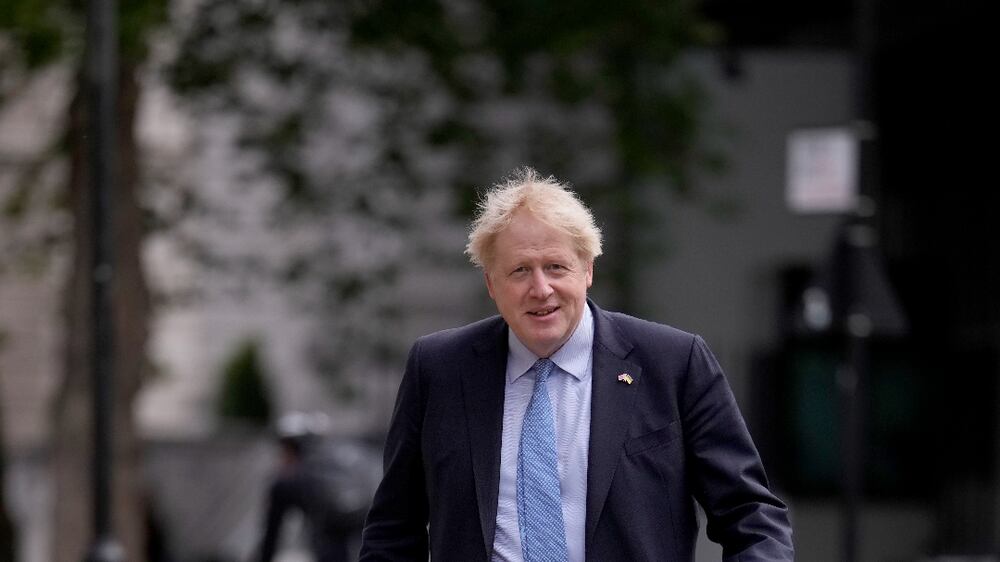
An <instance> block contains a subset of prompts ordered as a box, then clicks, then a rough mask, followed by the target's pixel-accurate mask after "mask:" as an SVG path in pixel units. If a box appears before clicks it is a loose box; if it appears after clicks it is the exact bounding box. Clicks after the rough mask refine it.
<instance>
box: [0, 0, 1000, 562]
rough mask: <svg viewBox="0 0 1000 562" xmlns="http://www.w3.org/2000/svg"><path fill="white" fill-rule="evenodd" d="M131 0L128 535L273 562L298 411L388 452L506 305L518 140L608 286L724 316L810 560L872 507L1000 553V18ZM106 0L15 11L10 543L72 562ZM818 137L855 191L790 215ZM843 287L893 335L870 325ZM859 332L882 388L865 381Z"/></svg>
mask: <svg viewBox="0 0 1000 562" xmlns="http://www.w3.org/2000/svg"><path fill="white" fill-rule="evenodd" d="M121 4H122V5H121V7H120V12H119V26H120V41H119V46H120V53H121V55H120V63H119V68H118V77H119V88H118V102H117V116H118V154H119V167H118V170H119V172H118V173H119V176H118V177H119V182H118V185H117V187H116V191H115V193H114V196H113V197H114V201H115V207H114V221H115V228H116V234H115V237H114V244H113V252H114V256H115V262H116V277H115V279H114V282H113V283H114V285H113V303H112V308H113V311H114V319H115V322H116V326H115V330H116V331H115V342H116V346H115V354H114V357H113V361H114V365H115V371H114V372H115V393H116V403H115V409H114V412H113V415H112V420H113V428H114V432H113V434H114V437H115V448H114V452H113V455H112V461H113V466H114V474H115V480H114V493H115V502H116V503H115V507H114V513H115V515H114V517H115V522H116V526H115V534H116V537H117V538H118V539H119V540H120V541H121V542H122V543H123V544H124V546H125V547H126V551H127V553H128V559H129V560H151V561H154V560H173V561H209V560H212V561H230V560H234V561H235V560H247V559H250V557H251V555H252V552H253V550H254V548H255V545H256V544H257V542H258V541H259V539H260V535H261V526H262V522H263V518H264V514H263V511H264V503H265V496H266V490H267V482H268V478H269V475H270V474H271V473H272V472H273V471H274V468H275V466H276V465H277V460H276V459H277V452H276V449H275V442H274V439H273V431H272V428H273V426H274V423H275V421H276V420H278V419H279V418H280V417H281V416H282V415H284V414H287V413H289V412H322V413H323V414H325V415H326V416H327V417H328V418H329V422H330V423H329V434H330V436H331V438H334V439H342V440H349V441H351V442H353V443H356V444H361V445H362V446H364V447H368V448H369V449H371V450H375V451H377V450H378V447H379V446H380V444H381V441H382V438H383V435H384V431H385V429H386V427H387V425H388V420H389V416H390V413H391V409H392V401H393V399H394V396H395V390H396V387H397V385H398V382H399V378H400V376H401V373H402V365H403V361H404V359H405V354H406V352H407V349H408V347H409V345H410V343H411V342H412V341H413V340H414V338H416V337H417V336H419V335H421V334H424V333H427V332H429V331H432V330H437V329H442V328H446V327H452V326H456V325H460V324H462V323H465V322H468V321H472V320H474V319H478V318H481V317H483V316H485V315H488V314H492V313H493V312H494V309H493V308H492V303H491V301H490V300H489V299H488V296H487V294H486V291H485V290H484V289H483V287H482V283H481V275H480V273H479V272H478V271H476V270H475V269H474V268H473V267H472V266H471V265H469V264H468V263H467V262H466V260H465V259H464V257H463V255H462V251H463V248H464V239H465V233H466V226H467V223H468V220H469V217H470V215H471V213H472V211H473V209H474V206H475V202H476V198H477V194H478V193H479V192H480V191H481V190H482V189H483V188H485V187H488V186H489V185H490V184H492V183H494V182H495V181H497V180H498V179H500V178H501V177H502V176H503V175H505V174H506V173H508V172H510V171H511V170H512V169H514V168H516V167H518V166H524V165H531V166H533V167H535V168H536V169H538V170H539V171H540V172H541V173H542V174H546V175H547V174H554V175H555V176H556V177H557V178H559V179H560V180H563V181H566V182H568V183H570V184H571V185H572V186H573V187H574V189H575V190H577V191H578V192H579V193H580V195H581V196H582V198H583V199H584V200H585V201H586V202H587V203H588V204H589V205H591V206H592V207H593V208H594V210H595V212H596V214H597V216H598V218H599V221H600V223H601V226H602V228H603V229H604V232H605V235H606V251H605V255H604V256H602V257H601V258H600V259H599V260H598V261H597V264H596V275H597V278H596V280H595V284H594V288H593V293H592V294H593V296H594V298H595V299H596V300H597V302H598V303H600V304H601V305H602V306H603V307H605V308H609V309H616V310H622V311H626V312H630V313H633V314H637V315H640V316H642V317H645V318H647V319H650V320H654V321H659V322H663V323H668V324H671V325H674V326H677V327H679V328H682V329H684V330H687V331H692V332H697V333H699V334H701V335H702V336H704V337H705V339H706V340H707V341H708V343H709V344H710V346H711V347H712V349H713V350H714V352H715V353H716V354H717V356H718V358H719V360H720V362H721V363H722V365H723V367H724V368H725V370H726V372H727V375H728V377H729V380H730V382H731V384H732V386H733V389H734V391H735V393H736V396H737V399H738V401H739V402H740V405H741V407H742V409H743V411H744V414H745V415H746V417H747V420H748V423H749V425H750V427H751V431H752V432H753V434H754V436H755V439H756V441H757V443H758V446H759V448H760V450H761V454H762V456H763V457H764V461H765V465H766V467H767V469H768V473H769V477H770V479H771V481H772V484H773V486H774V487H775V488H776V489H777V490H778V492H779V495H780V496H781V497H782V498H784V499H786V500H787V501H788V502H789V504H790V507H791V514H792V520H793V524H794V529H795V540H796V547H797V551H798V553H799V559H800V560H805V561H810V562H812V561H818V562H822V561H827V560H829V561H834V560H847V559H848V558H847V555H846V554H845V551H844V549H843V547H842V537H843V530H844V528H845V524H847V523H845V521H847V517H845V514H847V513H852V514H853V516H854V517H856V526H857V552H858V556H857V559H859V560H863V561H873V562H874V561H886V562H896V561H898V562H904V561H930V560H942V561H943V560H977V561H996V560H998V559H1000V414H998V408H997V404H998V403H1000V384H998V382H1000V298H998V296H997V291H996V288H997V287H998V286H1000V275H998V271H1000V251H998V250H1000V244H998V241H997V240H998V239H1000V238H998V236H997V235H996V233H994V234H993V235H991V234H989V233H990V232H994V231H995V229H994V227H992V226H991V225H993V224H994V223H995V217H994V214H995V210H996V209H997V208H998V205H997V203H998V199H1000V196H998V195H997V193H998V190H997V189H996V188H995V186H994V187H990V185H993V183H992V181H990V180H988V179H987V178H988V177H990V176H989V175H988V173H989V169H991V168H989V162H990V157H989V155H988V154H987V150H986V149H987V146H988V144H987V143H989V145H990V146H992V141H988V140H986V139H988V138H990V137H989V136H988V135H989V134H990V133H989V129H987V128H986V126H985V116H986V115H987V107H988V105H987V100H986V92H987V89H986V88H985V87H984V84H983V82H984V76H985V74H986V67H985V64H983V63H982V62H981V59H982V58H984V55H985V50H986V37H987V35H986V31H985V21H987V20H986V18H985V17H984V16H983V14H982V13H980V12H978V11H977V10H979V9H980V8H978V7H975V6H972V5H971V4H968V5H967V4H964V3H953V4H940V3H938V4H933V5H932V4H930V3H914V2H900V1H896V0H857V2H856V3H851V2H845V1H841V0H815V1H813V2H790V1H787V0H762V1H760V2H755V3H752V4H746V3H742V2H735V1H732V0H703V1H701V2H696V1H694V0H664V1H662V2H642V1H630V0H626V1H623V2H620V3H608V2H589V1H582V2H565V1H555V0H553V1H550V2H539V1H528V0H513V1H496V0H441V1H435V0H411V1H399V0H372V1H368V2H328V1H325V0H294V1H290V0H285V1H282V2H279V1H276V0H173V1H169V0H130V1H128V2H121ZM84 9H85V5H84V4H83V3H80V2H76V1H70V2H59V1H56V0H3V4H2V5H0V426H2V432H0V438H2V448H0V451H2V453H0V473H2V476H3V484H4V485H3V487H2V489H0V561H6V560H20V561H25V562H36V561H38V562H44V561H48V560H52V561H60V562H62V561H71V560H74V561H75V560H80V559H81V558H82V556H83V553H84V552H85V551H86V548H87V545H88V543H89V541H90V540H91V539H90V536H91V531H90V523H89V521H90V507H89V506H90V501H91V496H90V492H89V489H90V488H89V480H88V479H89V476H88V467H89V463H90V445H89V444H90V438H89V435H90V433H89V432H90V429H89V427H90V423H91V421H90V419H91V415H90V398H89V396H90V395H89V392H90V390H89V387H90V382H89V380H90V379H89V370H88V365H89V353H90V351H89V350H90V346H89V344H90V341H91V335H90V325H91V324H90V320H89V310H90V309H89V308H88V307H89V303H90V301H89V298H90V297H89V296H88V295H89V292H88V291H89V288H88V287H89V273H88V270H87V266H86V263H87V262H86V260H85V258H86V257H87V256H89V255H91V254H92V252H93V251H94V250H93V247H92V236H91V233H92V229H93V224H91V221H90V220H89V218H88V215H87V213H86V209H87V204H88V202H89V200H90V197H91V196H92V189H91V188H90V187H89V186H88V182H87V179H86V178H87V173H86V172H87V166H88V163H87V159H86V148H87V141H88V139H87V136H86V132H85V131H86V127H85V125H86V122H85V120H86V114H85V112H84V111H83V101H84V100H83V98H82V95H83V88H82V78H81V73H82V68H83V53H84V21H85V14H84ZM992 102H993V100H992V99H991V100H990V106H992ZM831 129H836V130H840V131H848V132H849V134H850V135H849V136H851V138H853V139H860V141H859V142H858V143H855V144H854V145H852V146H856V147H858V154H859V155H860V159H859V160H860V163H857V161H855V160H851V159H848V160H846V162H848V163H849V164H850V166H849V169H850V170H856V171H857V179H858V181H857V182H856V183H857V184H858V185H859V187H858V190H859V192H860V194H861V195H862V196H863V197H856V196H851V197H848V201H847V203H846V204H844V205H842V206H840V207H836V206H829V207H824V206H822V205H821V206H820V207H817V208H812V209H803V208H802V207H801V206H796V205H790V204H789V200H790V196H789V187H788V186H789V185H790V184H791V183H793V182H792V179H793V178H794V177H797V174H799V175H800V169H799V168H797V167H796V165H794V163H793V162H792V161H791V160H790V159H789V155H790V154H791V153H793V152H794V150H795V149H794V148H793V147H795V146H796V145H795V143H794V142H793V141H792V139H794V138H795V136H796V134H797V133H800V132H803V131H806V132H808V131H817V130H819V131H826V130H831ZM980 129H984V130H982V131H980ZM990 152H992V150H991V151H990ZM824 154H825V153H824ZM821 156H822V155H821ZM835 207H836V208H835ZM859 226H860V227H863V228H862V229H861V230H859V228H858V227H859ZM859 232H860V233H861V234H858V233H859ZM852 233H853V234H852ZM845 240H846V242H844V241H845ZM859 240H860V241H859ZM838 241H840V242H838ZM844 244H846V245H847V247H848V248H853V249H854V250H848V251H847V253H846V255H847V256H848V257H846V258H845V257H844V256H845V253H844V250H843V248H844V247H845V246H844ZM852 244H853V245H852ZM851 251H854V253H853V254H852V253H851ZM851 256H853V257H851ZM838 279H849V280H850V279H853V280H855V281H854V284H853V285H852V286H853V287H855V289H854V290H853V291H851V290H845V289H843V288H842V286H843V285H844V284H845V283H847V284H848V285H850V282H847V281H837V280H838ZM810 288H812V289H816V288H820V289H823V290H824V292H823V293H822V295H825V297H824V299H826V300H824V299H820V301H821V302H820V303H819V305H817V303H816V302H815V300H814V301H812V305H813V306H812V308H810V306H804V305H803V303H808V302H810V301H809V299H808V298H806V296H807V295H813V296H815V295H816V294H817V293H815V291H812V292H811V291H810ZM856 302H864V303H865V304H867V306H868V307H869V308H870V310H873V311H875V312H874V313H873V314H871V316H870V318H869V320H870V322H869V323H868V325H867V326H868V328H870V329H867V330H861V332H858V331H857V330H855V331H853V332H852V331H850V330H847V331H845V330H844V329H841V328H842V326H847V325H849V326H854V327H855V328H856V327H857V323H856V322H855V323H854V324H851V323H850V322H849V317H850V313H851V312H852V310H853V309H852V308H851V306H852V304H856ZM816 306H819V308H816ZM810 311H811V313H812V316H810ZM817 311H818V312H817ZM817 315H818V316H817ZM824 317H826V319H825V320H824ZM817 318H818V320H817ZM855 319H856V318H855ZM852 329H853V328H852ZM859 334H860V336H859ZM858 339H862V340H863V342H864V345H865V353H864V357H865V358H866V360H865V361H864V365H865V366H864V368H863V369H859V372H861V373H862V377H861V379H860V380H862V382H863V384H853V383H851V380H853V379H851V378H850V377H849V376H846V375H845V372H847V373H849V372H850V370H849V369H848V370H847V371H845V369H847V368H848V367H850V366H851V365H853V363H852V361H851V358H852V357H855V358H856V357H857V356H852V355H851V354H850V353H849V350H850V349H854V348H852V347H851V344H852V342H854V343H857V340H858ZM845 366H846V367H845ZM845 389H846V390H845ZM851 391H856V392H853V393H852V392H851ZM845 396H847V397H850V396H854V399H853V401H851V400H845ZM845 404H848V406H845ZM852 404H853V405H854V407H856V408H857V409H855V410H851V409H850V408H851V405H852ZM850 412H861V413H862V414H861V416H860V417H851V416H852V415H853V414H851V413H850ZM858 419H860V420H862V421H861V423H860V424H858V425H855V421H856V420H858ZM850 428H860V429H859V430H857V431H856V432H854V433H852V431H853V430H851V429H850ZM850 435H856V436H858V437H859V438H858V439H857V440H855V441H850V443H855V444H856V445H857V447H856V448H855V449H850V448H849V447H848V448H847V449H846V450H848V451H850V450H853V451H855V452H858V453H857V454H855V453H847V454H848V456H849V459H847V461H845V452H844V451H845V443H848V439H849V437H848V436H850ZM850 459H853V461H851V460H850ZM851 462H854V463H856V464H857V465H858V466H860V467H861V468H860V482H862V484H861V489H860V491H859V494H858V496H857V497H856V498H855V499H856V501H854V500H851V501H846V502H845V497H847V496H845V495H844V493H843V486H842V481H843V479H842V476H841V474H842V470H843V467H844V466H845V465H850V464H851ZM374 470H378V468H377V467H376V468H375V469H374ZM848 499H849V498H848ZM845 506H848V509H845ZM292 526H293V527H294V525H292ZM702 542H705V541H704V539H703V541H702ZM302 543H303V539H302V537H301V533H295V532H292V531H290V532H288V533H286V536H285V541H284V549H283V551H282V552H283V553H282V556H283V558H281V559H283V560H289V561H290V560H308V558H307V556H306V554H305V553H304V546H303V544H302ZM719 556H720V551H719V550H718V549H717V547H715V546H714V545H711V544H708V543H705V544H704V545H703V546H702V547H701V548H700V550H699V560H713V559H714V560H718V559H719Z"/></svg>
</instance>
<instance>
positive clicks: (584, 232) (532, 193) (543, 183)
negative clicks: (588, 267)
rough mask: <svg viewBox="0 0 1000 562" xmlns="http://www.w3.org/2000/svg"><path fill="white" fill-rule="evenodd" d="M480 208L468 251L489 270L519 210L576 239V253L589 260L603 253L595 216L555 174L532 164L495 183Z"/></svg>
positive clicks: (473, 223) (473, 260) (478, 263)
mask: <svg viewBox="0 0 1000 562" xmlns="http://www.w3.org/2000/svg"><path fill="white" fill-rule="evenodd" d="M478 208H479V211H478V213H477V214H476V218H475V220H474V221H473V222H472V227H471V229H470V231H469V243H468V245H466V247H465V253H466V254H468V255H469V259H470V260H471V261H472V263H474V264H476V265H477V266H479V267H481V268H483V269H486V268H487V266H488V265H489V264H490V262H491V261H492V259H493V252H494V248H493V246H494V243H495V242H496V238H497V235H498V234H500V232H502V231H503V230H504V229H505V228H507V226H508V225H510V222H511V220H512V219H513V217H514V213H515V212H517V211H518V210H519V209H522V208H523V209H527V210H528V211H530V212H531V214H532V215H534V216H535V218H537V219H538V220H540V221H542V222H544V223H545V224H548V225H549V226H551V227H553V228H556V229H559V230H561V231H563V232H565V233H566V234H568V235H569V236H570V238H572V239H573V244H574V246H575V250H576V253H577V255H578V256H579V257H580V258H581V259H583V260H584V261H587V262H590V261H593V259H594V258H596V257H597V256H599V255H601V229H600V228H598V227H597V225H596V224H595V223H594V215H593V214H591V212H590V209H588V208H587V207H586V205H584V204H583V202H581V201H580V199H579V198H578V197H577V196H576V194H575V193H573V192H572V191H571V190H570V189H569V187H568V186H566V185H564V184H561V183H559V182H558V181H557V180H556V179H555V178H554V177H552V176H549V177H547V178H543V177H541V176H539V175H538V172H536V171H535V170H533V169H532V168H529V167H524V168H520V169H518V170H515V171H514V173H512V174H511V175H509V176H507V177H506V178H504V179H503V180H501V181H500V182H499V183H497V184H496V185H494V186H493V187H492V188H491V189H490V190H489V191H488V192H487V193H486V195H485V197H483V198H482V199H481V200H480V201H479V205H478Z"/></svg>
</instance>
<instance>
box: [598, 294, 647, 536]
mask: <svg viewBox="0 0 1000 562" xmlns="http://www.w3.org/2000/svg"><path fill="white" fill-rule="evenodd" d="M590 304H591V308H592V309H593V311H594V365H593V372H592V377H593V381H592V389H593V393H592V396H591V407H590V449H589V452H588V463H587V534H586V539H585V540H586V545H587V549H588V551H589V548H590V543H591V541H592V539H593V535H594V530H595V529H596V528H597V520H598V518H599V517H600V514H601V510H602V508H603V507H604V502H605V500H606V499H607V497H608V490H609V489H610V487H611V480H612V478H613V477H614V474H615V469H616V467H617V465H618V460H619V458H620V457H621V454H622V450H623V447H624V443H625V436H626V431H627V429H628V426H629V419H630V416H631V412H632V404H633V403H634V402H635V398H636V393H637V392H638V387H639V385H640V375H641V374H642V369H641V368H640V367H639V366H638V365H636V364H634V363H631V362H629V361H627V360H626V359H625V358H626V357H627V356H628V354H629V352H630V351H631V350H632V344H631V342H628V341H626V340H625V339H624V338H623V337H622V336H621V334H620V333H619V332H618V329H617V327H616V326H615V322H614V320H613V319H612V318H611V316H610V315H609V314H608V313H606V312H604V311H603V310H601V309H600V308H598V307H597V306H596V305H594V304H593V303H590ZM623 373H625V374H628V375H630V376H631V377H632V383H631V384H627V383H625V382H623V381H619V380H618V376H619V375H621V374H623Z"/></svg>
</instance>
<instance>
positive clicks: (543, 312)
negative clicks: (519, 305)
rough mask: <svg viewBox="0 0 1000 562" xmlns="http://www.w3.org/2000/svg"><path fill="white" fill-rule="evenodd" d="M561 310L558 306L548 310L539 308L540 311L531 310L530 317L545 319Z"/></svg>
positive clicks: (547, 308)
mask: <svg viewBox="0 0 1000 562" xmlns="http://www.w3.org/2000/svg"><path fill="white" fill-rule="evenodd" d="M557 310H559V307H558V306H550V307H546V308H539V309H538V310H529V311H528V316H534V317H535V318H545V317H546V316H550V315H552V314H554V313H555V312H556V311H557Z"/></svg>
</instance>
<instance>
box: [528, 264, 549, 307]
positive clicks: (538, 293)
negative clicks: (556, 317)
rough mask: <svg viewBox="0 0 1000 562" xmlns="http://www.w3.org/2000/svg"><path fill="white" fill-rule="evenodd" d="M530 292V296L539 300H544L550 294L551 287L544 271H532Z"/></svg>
mask: <svg viewBox="0 0 1000 562" xmlns="http://www.w3.org/2000/svg"><path fill="white" fill-rule="evenodd" d="M530 290H531V296H532V297H534V298H536V299H539V300H545V299H547V298H549V295H551V294H552V286H551V285H549V279H548V277H547V276H546V275H545V271H544V270H542V269H536V270H534V271H532V273H531V289H530Z"/></svg>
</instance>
